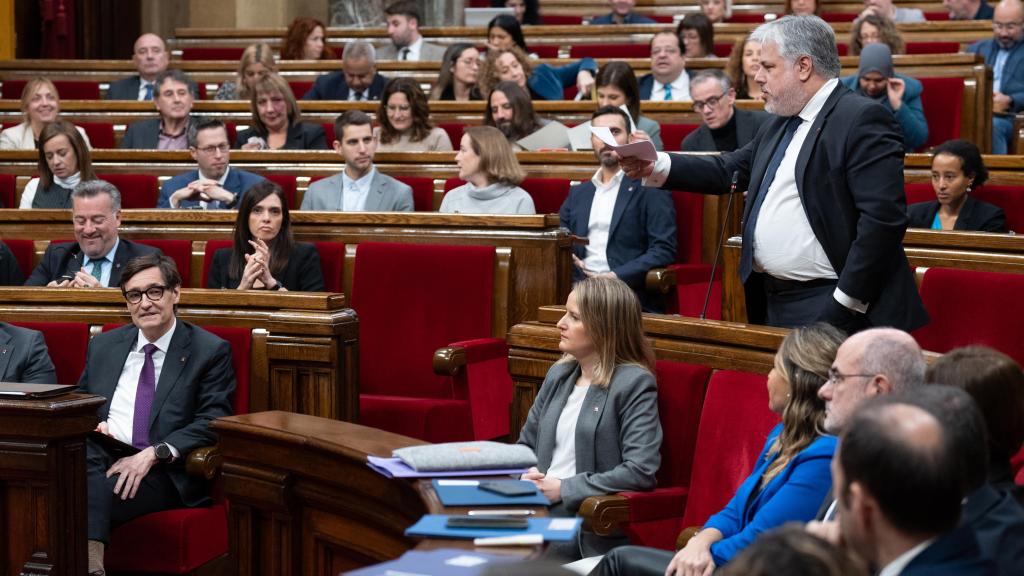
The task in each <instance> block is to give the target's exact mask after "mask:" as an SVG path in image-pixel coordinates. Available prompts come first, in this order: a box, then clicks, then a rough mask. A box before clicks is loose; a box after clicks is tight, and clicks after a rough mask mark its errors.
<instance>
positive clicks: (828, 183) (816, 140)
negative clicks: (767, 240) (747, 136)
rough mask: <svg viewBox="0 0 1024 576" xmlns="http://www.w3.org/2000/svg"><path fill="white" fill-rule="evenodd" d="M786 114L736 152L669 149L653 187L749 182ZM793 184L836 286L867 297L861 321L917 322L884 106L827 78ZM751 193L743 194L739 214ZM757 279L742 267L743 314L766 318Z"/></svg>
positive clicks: (918, 308)
mask: <svg viewBox="0 0 1024 576" xmlns="http://www.w3.org/2000/svg"><path fill="white" fill-rule="evenodd" d="M787 120H788V119H787V118H782V117H774V118H772V119H771V120H769V121H768V122H767V123H766V124H765V126H764V128H762V129H761V131H760V132H758V133H757V135H756V136H755V137H754V139H753V140H751V141H750V143H748V144H747V145H746V146H744V147H743V148H740V149H739V150H737V151H735V152H730V153H726V154H721V155H718V156H687V155H685V154H673V155H671V159H672V168H671V172H670V174H669V177H668V180H666V182H665V184H664V185H663V186H662V187H663V188H666V189H670V190H692V191H695V192H705V193H711V194H719V193H724V192H727V191H728V190H729V185H730V183H731V181H732V174H733V172H738V173H739V181H738V187H737V190H750V191H756V190H757V189H758V187H759V186H760V185H761V180H762V179H763V178H764V175H765V170H766V169H767V167H768V163H769V161H770V160H771V156H772V154H773V152H774V150H775V147H776V144H777V143H778V141H779V140H780V139H781V138H782V135H783V131H784V126H785V124H786V122H787ZM796 183H797V189H798V191H799V194H800V200H801V203H802V204H803V208H804V212H805V213H806V214H807V219H808V221H809V222H810V225H811V230H812V231H813V232H814V235H815V236H816V237H817V239H818V241H819V242H820V243H821V246H822V248H823V249H824V251H825V254H826V256H827V257H828V259H829V262H830V263H831V264H832V268H833V269H835V271H836V274H837V275H838V276H839V289H840V290H842V291H843V292H844V293H845V294H847V295H848V296H850V297H852V298H856V299H858V300H860V301H862V302H867V303H868V313H867V320H868V322H869V323H870V324H871V325H873V326H893V327H896V328H900V329H902V330H907V331H910V330H913V329H915V328H918V327H920V326H923V325H924V324H926V323H927V322H928V313H927V312H925V309H924V305H923V304H922V303H921V297H920V295H919V294H918V292H917V287H916V285H915V283H914V276H913V273H912V271H911V269H910V265H909V263H908V262H907V257H906V254H905V253H904V252H903V245H902V242H903V234H904V232H905V231H906V228H907V207H906V197H905V195H904V192H903V139H902V138H901V137H900V133H899V127H898V126H897V125H896V120H895V119H894V118H893V115H892V113H891V112H889V111H888V110H886V109H885V108H884V107H882V106H881V105H879V104H878V103H876V102H873V101H871V100H868V99H866V98H861V97H859V96H857V95H855V94H854V93H852V92H850V90H848V89H847V88H845V87H843V86H842V85H838V86H836V88H835V90H834V91H833V92H832V93H831V94H830V95H829V97H828V99H827V100H826V101H825V104H824V106H823V107H822V109H821V111H820V112H819V113H818V116H817V118H815V121H814V124H813V125H812V126H811V129H810V132H809V133H808V136H807V138H806V140H804V143H803V147H802V148H801V149H800V154H799V156H798V157H797V161H796ZM755 195H756V194H753V193H751V194H747V199H746V205H745V206H744V210H743V217H744V219H745V218H746V217H747V216H748V215H749V213H750V210H751V207H752V205H753V201H754V196H755ZM743 241H744V242H750V241H752V239H751V238H743ZM760 278H761V275H759V274H754V275H751V278H750V281H748V282H747V286H746V288H747V290H746V292H747V294H746V296H747V317H748V320H749V321H750V322H751V323H755V324H760V323H763V322H764V320H765V307H766V299H765V292H764V290H763V288H762V286H761V284H760V282H759V281H760ZM836 307H838V308H842V307H841V305H839V304H838V303H836V304H835V307H833V308H832V309H828V310H822V311H817V310H809V311H808V322H811V321H814V320H822V321H835V320H839V319H837V318H831V317H829V315H830V314H836V313H837V312H836Z"/></svg>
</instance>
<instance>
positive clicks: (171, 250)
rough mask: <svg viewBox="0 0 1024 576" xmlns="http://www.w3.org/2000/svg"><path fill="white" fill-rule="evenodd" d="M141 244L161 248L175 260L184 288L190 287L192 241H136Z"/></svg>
mask: <svg viewBox="0 0 1024 576" xmlns="http://www.w3.org/2000/svg"><path fill="white" fill-rule="evenodd" d="M135 242H137V243H139V244H145V245H146V246H152V247H154V248H159V249H160V251H161V252H163V253H164V255H166V256H170V257H171V259H172V260H174V264H175V265H176V266H177V267H178V274H180V275H181V284H182V286H189V282H190V280H191V279H192V241H191V240H148V239H140V240H135Z"/></svg>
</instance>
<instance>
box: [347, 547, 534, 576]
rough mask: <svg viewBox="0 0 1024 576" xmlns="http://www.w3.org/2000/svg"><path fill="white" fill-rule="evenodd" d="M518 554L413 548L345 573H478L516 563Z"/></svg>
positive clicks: (378, 575) (442, 575)
mask: <svg viewBox="0 0 1024 576" xmlns="http://www.w3.org/2000/svg"><path fill="white" fill-rule="evenodd" d="M521 559H522V558H520V557H519V556H513V555H509V554H484V553H482V552H475V551H473V550H465V549H463V550H459V549H456V548H438V549H437V550H430V551H427V552H424V551H420V550H410V551H408V552H406V553H405V554H403V555H402V556H401V558H397V559H395V560H389V561H387V562H381V563H380V564H374V565H373V566H367V567H365V568H360V569H358V570H354V571H352V572H345V575H346V576H386V575H391V574H429V575H430V576H475V575H476V574H481V573H482V572H483V571H484V570H486V569H487V568H488V567H489V566H491V565H492V564H496V563H500V562H515V561H517V560H521Z"/></svg>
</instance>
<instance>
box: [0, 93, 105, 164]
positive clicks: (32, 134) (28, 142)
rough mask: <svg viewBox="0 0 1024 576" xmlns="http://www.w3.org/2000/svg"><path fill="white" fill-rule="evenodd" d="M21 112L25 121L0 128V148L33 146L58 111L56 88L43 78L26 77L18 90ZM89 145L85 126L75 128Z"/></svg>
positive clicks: (33, 148) (14, 148) (28, 148)
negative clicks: (26, 80) (23, 86)
mask: <svg viewBox="0 0 1024 576" xmlns="http://www.w3.org/2000/svg"><path fill="white" fill-rule="evenodd" d="M21 112H22V113H23V114H24V115H25V121H24V122H22V123H21V124H18V125H17V126H11V127H10V128H8V129H7V130H4V131H3V132H0V150H35V149H36V140H39V134H40V133H41V132H42V131H43V126H46V125H47V124H49V123H50V122H53V121H54V120H56V119H57V117H58V116H59V115H60V95H58V94H57V88H56V87H55V86H54V85H53V82H50V81H49V80H47V79H46V78H42V77H38V78H33V79H31V80H29V81H28V82H27V83H26V84H25V88H24V89H23V90H22V91H21ZM76 129H77V130H78V133H79V134H81V135H82V140H84V141H85V145H86V147H88V148H91V147H92V146H91V145H90V144H89V137H88V136H87V135H86V134H85V130H82V129H81V128H77V127H76Z"/></svg>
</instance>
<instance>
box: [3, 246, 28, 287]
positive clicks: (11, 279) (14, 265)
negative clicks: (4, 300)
mask: <svg viewBox="0 0 1024 576" xmlns="http://www.w3.org/2000/svg"><path fill="white" fill-rule="evenodd" d="M24 283H25V276H24V275H23V274H22V272H21V266H20V265H19V264H18V259H17V258H15V257H14V253H13V252H11V249H10V248H8V247H7V244H4V243H3V242H0V286H21V285H22V284H24Z"/></svg>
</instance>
